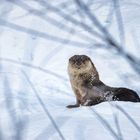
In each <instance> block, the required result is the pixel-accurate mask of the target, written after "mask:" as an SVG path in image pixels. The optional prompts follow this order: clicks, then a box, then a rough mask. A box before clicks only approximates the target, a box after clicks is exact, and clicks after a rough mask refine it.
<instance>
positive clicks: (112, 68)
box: [0, 0, 140, 140]
mask: <svg viewBox="0 0 140 140" xmlns="http://www.w3.org/2000/svg"><path fill="white" fill-rule="evenodd" d="M80 2H81V3H80V4H81V5H80V4H79V0H48V1H47V0H46V1H45V0H0V79H1V80H0V140H114V139H115V140H140V103H132V102H118V101H115V102H104V103H100V104H98V105H95V106H92V107H79V108H75V109H67V108H66V106H67V105H69V104H73V103H75V96H74V93H73V91H72V89H71V86H70V82H69V77H68V74H67V64H68V59H69V57H71V56H72V55H74V54H86V55H88V56H89V57H91V59H92V60H93V62H94V64H95V66H96V67H97V70H98V71H99V74H100V79H101V80H102V81H103V82H104V83H106V84H107V85H110V86H115V87H127V88H130V89H134V90H135V91H137V93H138V94H139V95H140V73H139V71H140V69H139V66H140V65H135V63H134V62H136V61H133V59H131V57H130V56H129V55H131V56H133V58H135V59H136V60H139V59H140V56H139V53H140V42H139V37H140V18H139V17H140V1H139V0H129V1H127V0H94V1H92V0H83V1H82V0H81V1H80ZM83 2H84V3H83ZM84 4H85V5H86V7H84V6H85V5H84ZM87 7H88V9H86V8H87ZM88 10H89V11H91V13H92V16H91V15H90V13H88V12H87V11H88ZM93 15H94V16H93ZM94 17H96V18H97V19H98V22H97V21H96V20H95V18H94ZM99 23H100V24H99ZM104 29H105V30H104ZM106 31H107V32H106ZM108 33H109V34H108ZM110 35H111V38H113V39H115V41H116V42H117V44H121V45H120V46H119V47H120V48H121V49H120V50H119V49H117V47H112V46H111V45H109V43H108V42H107V40H104V39H103V38H105V37H106V36H108V37H110ZM128 54H129V55H128ZM139 62H140V61H139Z"/></svg>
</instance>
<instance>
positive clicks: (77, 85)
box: [67, 55, 140, 108]
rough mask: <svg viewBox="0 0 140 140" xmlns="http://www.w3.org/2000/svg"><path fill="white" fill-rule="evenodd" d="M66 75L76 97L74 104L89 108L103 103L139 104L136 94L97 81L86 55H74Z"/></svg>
mask: <svg viewBox="0 0 140 140" xmlns="http://www.w3.org/2000/svg"><path fill="white" fill-rule="evenodd" d="M68 73H69V77H70V82H71V86H72V89H73V91H74V93H75V96H76V104H75V105H68V106H67V107H68V108H73V107H79V106H80V105H84V106H91V105H95V104H98V103H101V102H104V101H116V100H118V101H131V102H140V98H139V96H138V95H137V93H136V92H135V91H133V90H130V89H127V88H113V87H109V86H107V85H105V84H104V83H103V82H101V81H100V79H99V74H98V72H97V70H96V68H95V66H94V64H93V63H92V61H91V59H90V58H89V57H88V56H86V55H74V56H73V57H71V58H70V59H69V64H68Z"/></svg>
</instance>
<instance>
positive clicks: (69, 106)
mask: <svg viewBox="0 0 140 140" xmlns="http://www.w3.org/2000/svg"><path fill="white" fill-rule="evenodd" d="M79 106H80V105H77V104H76V105H68V106H66V107H67V108H76V107H79Z"/></svg>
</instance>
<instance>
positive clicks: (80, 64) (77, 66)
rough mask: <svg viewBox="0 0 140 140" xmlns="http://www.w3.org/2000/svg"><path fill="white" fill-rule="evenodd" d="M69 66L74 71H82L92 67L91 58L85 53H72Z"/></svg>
mask: <svg viewBox="0 0 140 140" xmlns="http://www.w3.org/2000/svg"><path fill="white" fill-rule="evenodd" d="M69 68H70V69H71V70H72V71H74V72H84V71H87V70H90V69H91V68H92V63H91V59H90V58H89V57H88V56H86V55H74V56H72V57H71V58H70V59H69Z"/></svg>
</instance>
